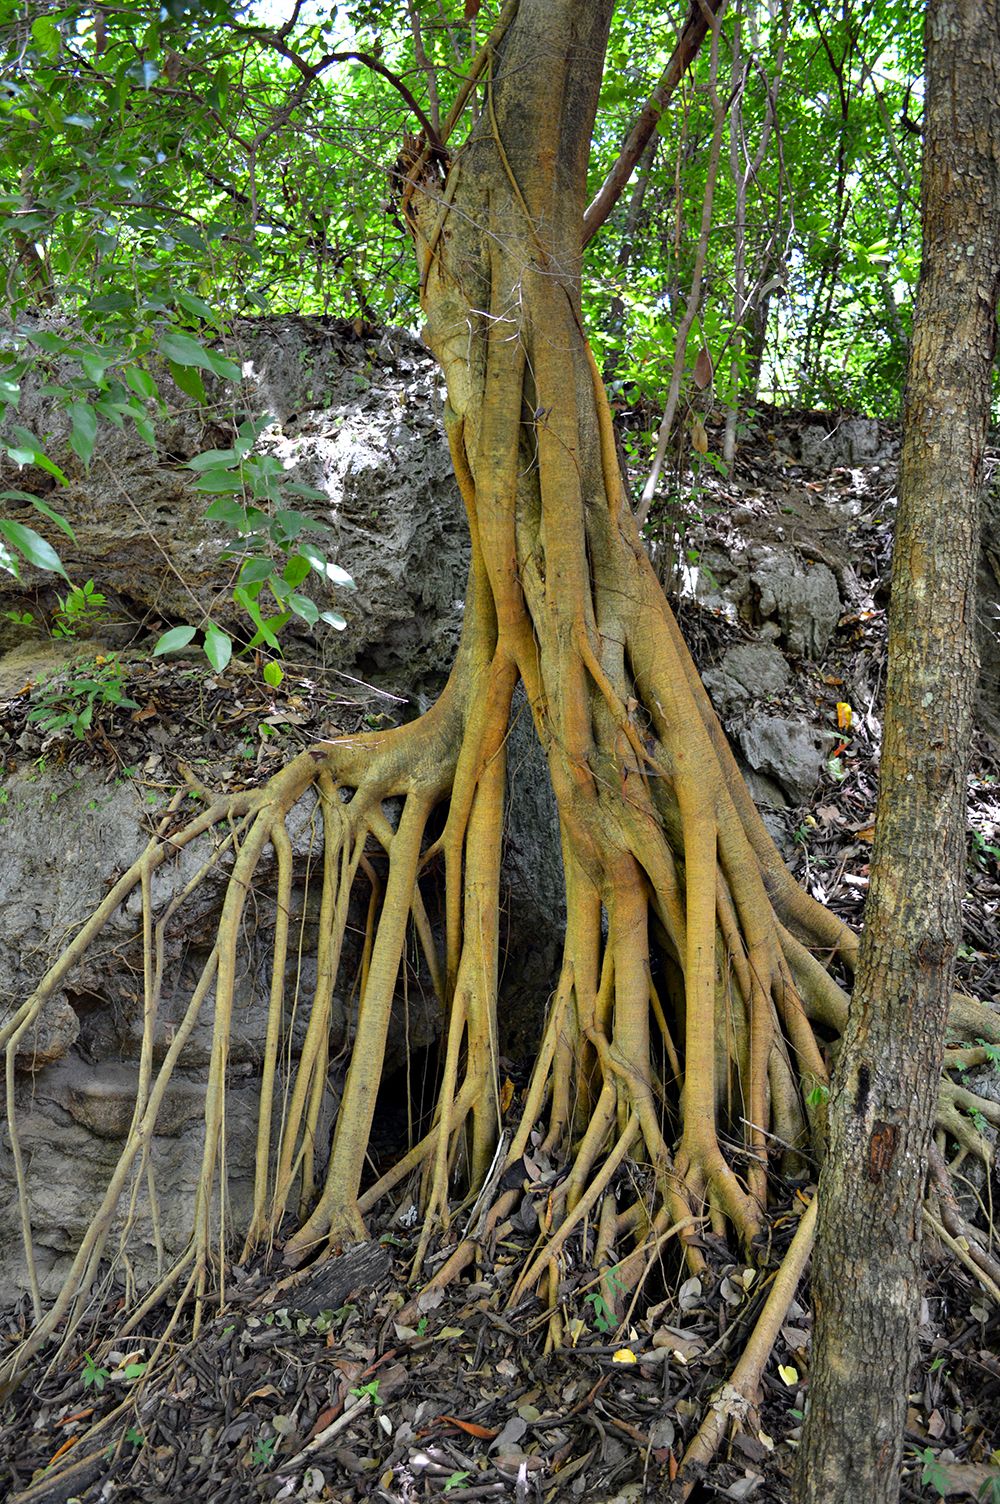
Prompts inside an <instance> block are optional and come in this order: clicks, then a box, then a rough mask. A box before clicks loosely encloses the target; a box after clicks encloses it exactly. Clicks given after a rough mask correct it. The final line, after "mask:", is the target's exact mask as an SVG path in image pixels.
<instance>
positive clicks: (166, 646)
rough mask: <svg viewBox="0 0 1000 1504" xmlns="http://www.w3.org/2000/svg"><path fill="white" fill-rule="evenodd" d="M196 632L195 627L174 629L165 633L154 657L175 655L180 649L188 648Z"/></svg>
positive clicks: (155, 649)
mask: <svg viewBox="0 0 1000 1504" xmlns="http://www.w3.org/2000/svg"><path fill="white" fill-rule="evenodd" d="M194 632H195V629H194V627H172V628H171V629H170V631H169V632H164V634H163V636H162V637H161V638H160V640H159V642H158V643H157V644H156V647H155V648H154V649H153V657H154V658H158V657H159V655H160V654H161V653H175V652H176V651H177V649H178V648H186V647H187V645H188V643H189V642H190V641H191V639H192V637H193V636H194Z"/></svg>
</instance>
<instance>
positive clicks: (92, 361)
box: [80, 351, 108, 386]
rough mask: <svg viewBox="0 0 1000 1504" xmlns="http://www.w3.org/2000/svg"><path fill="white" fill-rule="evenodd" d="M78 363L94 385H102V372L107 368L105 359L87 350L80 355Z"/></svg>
mask: <svg viewBox="0 0 1000 1504" xmlns="http://www.w3.org/2000/svg"><path fill="white" fill-rule="evenodd" d="M80 364H81V365H82V366H83V370H84V374H85V375H86V376H87V377H88V379H89V380H90V381H92V382H93V383H94V385H95V386H103V385H104V373H105V371H106V370H107V369H108V362H107V361H106V360H103V359H102V358H101V356H100V355H95V354H93V352H91V351H88V352H87V354H86V355H81V356H80Z"/></svg>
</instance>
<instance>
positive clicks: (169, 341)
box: [160, 329, 243, 381]
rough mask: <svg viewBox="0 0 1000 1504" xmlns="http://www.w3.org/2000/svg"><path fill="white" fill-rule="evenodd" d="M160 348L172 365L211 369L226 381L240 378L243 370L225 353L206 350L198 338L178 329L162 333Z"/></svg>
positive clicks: (203, 369) (204, 369)
mask: <svg viewBox="0 0 1000 1504" xmlns="http://www.w3.org/2000/svg"><path fill="white" fill-rule="evenodd" d="M160 350H161V352H162V353H163V355H165V356H166V358H167V360H168V361H172V362H173V364H174V365H177V366H184V367H197V368H198V369H199V370H202V371H212V372H213V373H214V374H215V375H216V376H221V377H222V378H223V379H224V380H226V381H240V380H241V379H242V376H243V372H242V370H241V369H240V367H239V366H238V365H237V364H236V362H235V361H233V360H229V359H227V357H226V356H225V355H217V354H216V352H215V351H214V350H206V349H205V346H204V345H203V344H202V343H201V341H200V340H197V339H193V338H192V336H191V335H190V334H182V333H181V332H180V330H179V329H170V330H168V331H167V333H166V334H164V335H163V337H162V338H161V340H160Z"/></svg>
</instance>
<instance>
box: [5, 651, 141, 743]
mask: <svg viewBox="0 0 1000 1504" xmlns="http://www.w3.org/2000/svg"><path fill="white" fill-rule="evenodd" d="M31 702H32V707H33V708H32V709H31V710H30V711H29V712H28V720H29V721H34V722H35V723H36V724H37V725H38V728H39V730H40V731H43V732H44V733H45V735H46V736H51V735H53V734H54V733H55V732H58V731H65V730H67V729H68V730H70V731H72V733H73V735H74V736H75V737H76V739H77V740H78V741H83V739H84V737H85V736H86V734H87V732H88V731H89V730H90V727H91V725H92V724H93V720H94V711H95V709H97V708H99V707H102V706H105V705H111V706H118V707H120V708H121V709H123V710H136V709H138V706H137V705H136V702H135V700H130V699H129V698H128V697H127V695H126V694H125V676H124V672H123V670H122V666H121V664H120V663H119V661H118V660H117V659H112V660H110V661H109V662H105V661H99V660H96V659H95V660H93V661H91V662H87V663H79V664H76V665H75V666H74V667H73V668H72V669H71V670H70V671H69V673H68V674H60V675H58V676H57V677H56V678H54V679H51V680H49V681H48V682H47V683H45V684H43V685H41V686H40V687H39V688H38V689H35V690H33V691H32V695H31Z"/></svg>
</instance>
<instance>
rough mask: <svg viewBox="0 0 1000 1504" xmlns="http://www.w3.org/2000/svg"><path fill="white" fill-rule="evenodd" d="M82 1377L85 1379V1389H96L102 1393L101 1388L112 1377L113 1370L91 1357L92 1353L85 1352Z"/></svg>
mask: <svg viewBox="0 0 1000 1504" xmlns="http://www.w3.org/2000/svg"><path fill="white" fill-rule="evenodd" d="M81 1377H82V1379H83V1387H84V1389H96V1390H97V1392H98V1394H100V1392H101V1390H102V1389H103V1388H104V1386H105V1384H106V1383H107V1382H108V1380H109V1379H110V1377H111V1371H110V1369H107V1368H101V1367H100V1365H99V1364H98V1363H97V1362H96V1361H95V1360H94V1359H93V1358H92V1357H91V1355H90V1353H84V1355H83V1374H82V1375H81Z"/></svg>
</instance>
